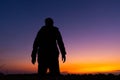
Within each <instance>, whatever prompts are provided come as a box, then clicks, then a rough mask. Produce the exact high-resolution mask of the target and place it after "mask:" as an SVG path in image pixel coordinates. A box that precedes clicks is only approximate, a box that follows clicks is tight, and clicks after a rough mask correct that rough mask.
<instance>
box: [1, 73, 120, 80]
mask: <svg viewBox="0 0 120 80" xmlns="http://www.w3.org/2000/svg"><path fill="white" fill-rule="evenodd" d="M0 80H38V77H37V74H14V75H13V74H12V75H1V76H0ZM45 80H50V79H49V77H46V79H45ZM56 80H120V74H119V75H114V74H67V75H61V76H59V77H58V78H57V79H56Z"/></svg>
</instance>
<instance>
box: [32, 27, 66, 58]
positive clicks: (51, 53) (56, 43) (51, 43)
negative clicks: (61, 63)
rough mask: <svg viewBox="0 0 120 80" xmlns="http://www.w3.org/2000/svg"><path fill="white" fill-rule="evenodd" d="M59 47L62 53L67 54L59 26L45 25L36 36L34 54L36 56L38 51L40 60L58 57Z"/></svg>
mask: <svg viewBox="0 0 120 80" xmlns="http://www.w3.org/2000/svg"><path fill="white" fill-rule="evenodd" d="M59 49H60V52H61V54H62V55H65V54H66V51H65V47H64V43H63V40H62V36H61V34H60V32H59V30H58V28H57V27H53V26H43V27H42V28H41V29H40V30H39V32H38V34H37V36H36V38H35V41H34V44H33V51H32V56H35V57H36V53H38V60H39V59H40V58H44V59H47V58H49V57H52V58H55V57H56V58H58V56H59Z"/></svg>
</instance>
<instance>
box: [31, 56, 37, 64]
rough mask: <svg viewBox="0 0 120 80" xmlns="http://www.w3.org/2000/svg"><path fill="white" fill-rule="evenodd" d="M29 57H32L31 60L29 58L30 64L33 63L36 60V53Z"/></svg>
mask: <svg viewBox="0 0 120 80" xmlns="http://www.w3.org/2000/svg"><path fill="white" fill-rule="evenodd" d="M31 58H32V60H31V62H32V64H35V62H36V55H33V54H32V55H31Z"/></svg>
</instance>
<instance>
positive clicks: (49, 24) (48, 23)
mask: <svg viewBox="0 0 120 80" xmlns="http://www.w3.org/2000/svg"><path fill="white" fill-rule="evenodd" d="M53 23H54V22H53V19H52V18H46V19H45V25H46V26H53Z"/></svg>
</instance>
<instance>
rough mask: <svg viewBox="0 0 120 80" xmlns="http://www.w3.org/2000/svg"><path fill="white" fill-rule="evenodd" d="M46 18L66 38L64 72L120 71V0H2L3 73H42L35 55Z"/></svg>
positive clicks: (0, 58)
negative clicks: (33, 50)
mask: <svg viewBox="0 0 120 80" xmlns="http://www.w3.org/2000/svg"><path fill="white" fill-rule="evenodd" d="M46 17H51V18H53V19H54V22H55V23H54V25H55V26H57V27H58V28H59V30H60V31H61V34H62V36H63V40H64V44H65V47H66V51H67V61H66V63H64V64H63V63H62V62H61V56H60V69H61V72H70V73H93V72H112V71H118V70H120V1H119V0H0V72H4V73H29V72H37V64H35V65H32V64H31V56H30V55H31V51H32V45H33V41H34V39H35V36H36V34H37V32H38V30H39V29H40V28H41V26H43V25H44V19H45V18H46Z"/></svg>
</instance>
